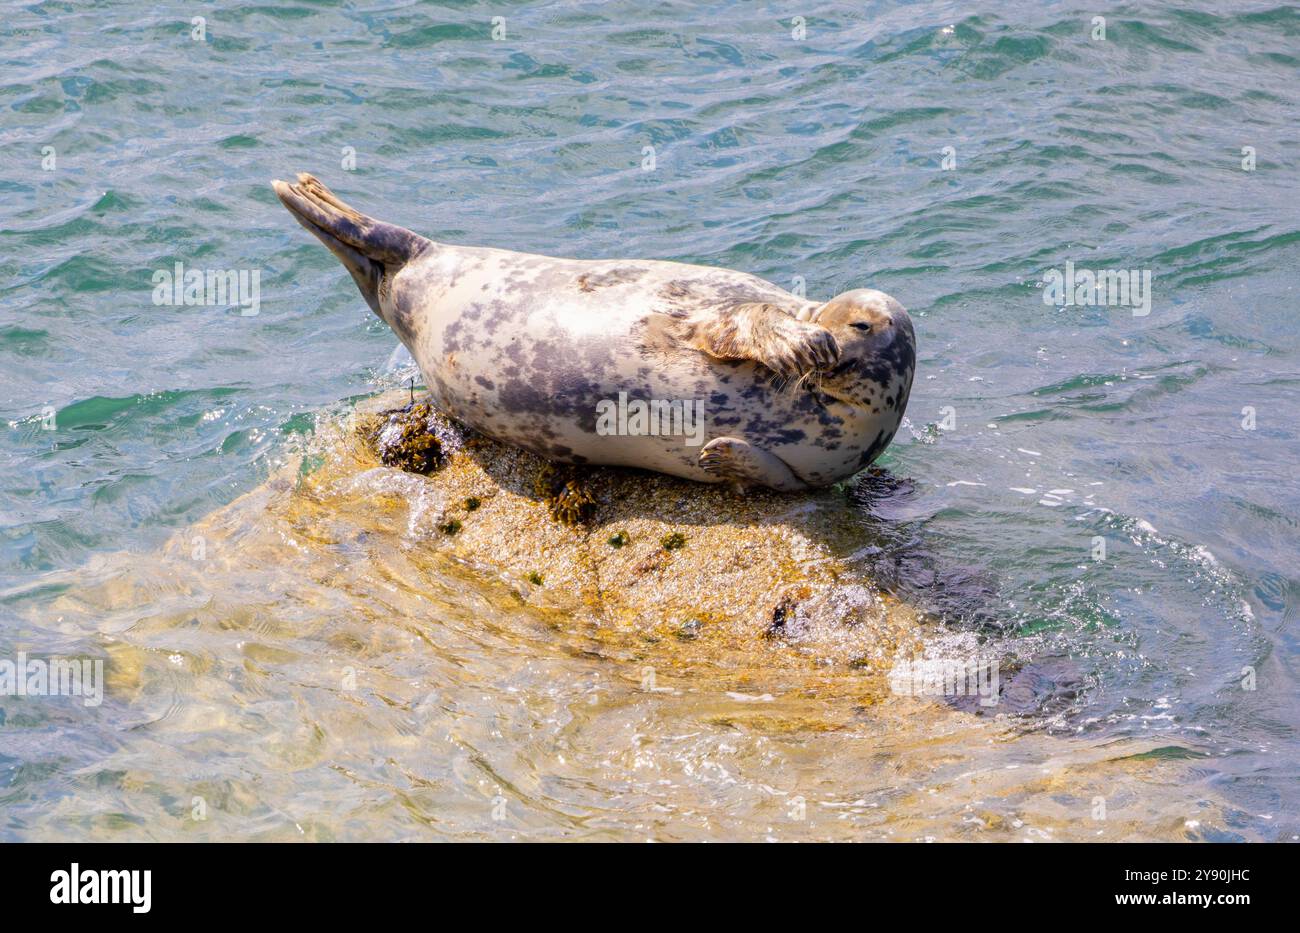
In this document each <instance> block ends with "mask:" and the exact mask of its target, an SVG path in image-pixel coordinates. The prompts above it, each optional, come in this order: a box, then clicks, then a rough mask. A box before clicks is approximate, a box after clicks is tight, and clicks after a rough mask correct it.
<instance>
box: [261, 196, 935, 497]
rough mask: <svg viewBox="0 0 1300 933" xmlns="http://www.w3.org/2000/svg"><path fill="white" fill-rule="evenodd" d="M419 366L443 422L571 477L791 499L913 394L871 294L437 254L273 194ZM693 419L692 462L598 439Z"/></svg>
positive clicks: (852, 453) (867, 451)
mask: <svg viewBox="0 0 1300 933" xmlns="http://www.w3.org/2000/svg"><path fill="white" fill-rule="evenodd" d="M274 184H275V190H276V193H277V194H278V195H279V197H280V200H281V201H283V202H284V204H285V206H286V207H287V208H289V210H290V212H291V213H293V215H294V217H295V218H297V219H298V221H299V222H300V223H301V224H302V225H303V226H304V227H306V228H307V229H308V230H310V231H311V232H312V233H313V234H315V235H316V236H317V237H318V238H319V239H320V240H321V241H322V242H323V243H325V245H326V246H328V247H329V248H330V250H331V251H332V252H333V253H334V254H335V255H336V256H338V258H339V259H340V260H341V261H342V262H343V264H344V265H345V266H346V267H347V268H348V271H349V272H351V273H352V277H353V278H354V279H355V280H356V282H357V285H358V286H359V287H360V289H361V292H362V294H363V296H365V298H366V301H367V302H368V303H369V304H370V306H371V308H372V309H373V310H374V311H375V312H376V313H377V314H378V315H379V316H380V317H382V318H383V319H384V320H385V321H387V322H388V324H389V325H390V326H391V327H392V328H393V330H394V332H396V334H397V335H398V337H399V338H400V339H401V340H402V342H403V343H404V344H405V345H406V346H407V348H408V349H409V350H410V351H411V355H412V356H413V357H414V358H415V360H416V362H417V363H419V365H420V369H421V371H422V372H423V373H424V377H425V381H426V383H427V384H428V386H429V389H430V391H431V393H432V395H433V398H434V402H435V403H436V404H437V405H438V407H439V408H441V409H442V410H443V411H445V412H446V413H447V414H449V415H451V416H452V417H454V418H457V419H459V420H460V421H463V422H465V423H466V424H468V425H470V426H472V427H474V428H477V429H478V430H480V431H482V432H484V433H485V434H488V435H491V436H493V437H496V438H498V439H499V440H503V441H506V442H509V443H513V444H517V445H519V446H520V447H524V448H527V449H529V450H532V451H534V452H536V453H538V454H541V455H542V456H545V457H548V458H550V459H553V460H559V461H563V462H567V463H600V464H610V465H622V466H633V467H643V468H645V469H650V470H657V471H659V472H663V473H669V474H672V475H675V476H682V477H686V478H688V479H694V480H699V481H701V482H722V481H730V482H733V483H736V484H737V485H741V486H743V485H762V486H769V487H771V488H774V489H782V490H797V489H804V488H807V487H808V486H825V485H829V484H831V483H833V482H836V481H837V480H841V479H845V478H847V477H849V476H852V475H853V474H854V473H856V472H858V471H859V470H861V469H862V468H863V467H865V466H867V465H868V464H869V463H871V462H872V461H873V460H875V459H876V457H878V456H879V455H880V453H881V452H882V451H883V450H884V449H885V447H886V446H888V444H889V442H890V441H891V440H893V437H894V432H895V431H897V429H898V425H899V423H900V421H901V420H902V417H903V411H904V409H905V408H906V405H907V396H908V393H909V391H910V390H911V387H912V373H913V369H914V368H915V362H916V356H915V349H914V342H915V337H914V334H913V331H912V322H911V320H910V319H909V318H908V316H907V312H906V311H905V310H904V309H903V307H902V305H900V304H899V303H898V302H897V301H895V300H894V299H893V298H891V297H889V296H888V295H886V294H884V293H882V292H878V291H874V290H871V289H858V290H855V291H851V292H846V293H845V294H843V295H840V296H838V297H836V298H833V299H832V300H830V301H828V302H826V303H824V304H821V303H818V302H814V301H807V300H805V299H802V298H799V297H797V296H795V295H792V294H790V293H789V292H786V291H784V290H783V289H780V288H778V287H777V286H775V285H772V284H771V283H769V282H765V281H763V280H762V279H760V278H757V277H755V276H752V275H746V274H744V273H741V272H733V271H730V270H727V269H714V268H709V267H706V266H692V265H686V264H683V263H675V262H659V261H652V260H626V259H620V260H577V259H554V258H551V257H548V256H536V255H531V254H527V253H514V252H509V251H507V250H499V249H487V248H481V247H462V246H451V245H446V244H441V243H434V242H432V241H430V240H427V239H425V238H424V237H421V236H419V235H418V234H415V233H412V232H411V231H409V230H405V229H403V228H401V227H395V226H393V225H391V224H386V223H382V222H380V221H376V220H373V219H372V218H369V217H366V216H365V215H363V214H360V213H358V212H357V211H355V210H353V209H352V208H350V207H348V206H347V205H345V204H344V203H343V202H342V201H340V200H339V199H338V198H337V197H335V196H334V194H333V193H332V192H330V191H329V189H327V188H326V187H325V186H324V185H322V184H321V183H320V182H319V181H317V180H316V179H315V178H313V177H311V176H310V175H300V176H298V182H297V184H292V185H290V184H286V183H285V182H280V181H277V182H275V183H274ZM620 392H624V393H626V394H627V397H628V398H629V399H641V400H646V401H648V400H652V399H658V400H665V401H667V400H694V399H698V400H700V401H701V402H702V404H703V410H704V413H705V418H706V422H705V423H706V436H707V437H708V438H709V439H710V440H709V442H708V443H707V444H705V445H704V446H703V448H699V447H690V446H687V445H686V444H685V443H684V439H683V438H682V437H681V436H656V435H643V436H615V435H601V434H598V433H597V430H596V423H597V417H598V409H597V404H598V403H599V402H601V401H604V400H612V399H615V398H617V397H618V395H619V393H620Z"/></svg>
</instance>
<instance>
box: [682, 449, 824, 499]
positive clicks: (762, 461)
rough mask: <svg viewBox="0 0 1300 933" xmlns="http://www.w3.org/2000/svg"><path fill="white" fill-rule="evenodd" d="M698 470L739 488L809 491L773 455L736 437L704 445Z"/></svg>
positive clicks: (803, 483) (804, 484)
mask: <svg viewBox="0 0 1300 933" xmlns="http://www.w3.org/2000/svg"><path fill="white" fill-rule="evenodd" d="M700 466H701V467H702V468H703V469H704V471H705V472H706V473H709V474H711V475H713V476H717V477H719V478H720V479H725V480H730V481H731V482H732V483H735V484H736V485H737V486H740V487H745V486H766V487H767V488H768V489H775V490H776V491H777V492H799V491H801V490H804V489H807V488H808V485H807V484H806V483H805V482H804V481H803V480H801V479H799V477H797V476H795V475H794V471H792V470H791V469H790V468H789V467H788V466H786V464H785V461H784V460H782V459H781V458H780V457H778V456H776V454H771V453H768V452H767V451H766V450H760V449H759V448H757V447H755V446H753V445H752V444H750V443H749V442H748V441H742V440H741V439H740V438H738V437H718V438H714V439H713V440H711V441H709V442H708V443H707V444H705V445H704V449H703V450H701V451H700Z"/></svg>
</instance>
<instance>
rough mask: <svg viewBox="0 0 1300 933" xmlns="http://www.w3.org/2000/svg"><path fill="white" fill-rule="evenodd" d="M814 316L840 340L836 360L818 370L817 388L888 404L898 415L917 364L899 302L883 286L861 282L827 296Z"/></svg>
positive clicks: (873, 405)
mask: <svg viewBox="0 0 1300 933" xmlns="http://www.w3.org/2000/svg"><path fill="white" fill-rule="evenodd" d="M812 321H813V322H814V323H816V324H820V325H821V326H822V327H824V328H826V329H827V330H829V331H830V332H831V334H833V335H834V337H835V340H836V342H837V343H838V344H839V346H840V358H839V362H838V363H837V364H836V365H835V366H834V367H833V368H831V369H830V370H827V371H826V372H825V373H823V374H822V377H821V380H820V382H821V385H820V390H821V392H822V393H823V394H825V395H829V396H830V397H831V398H833V399H836V400H837V401H841V402H844V403H845V404H847V405H852V406H854V407H856V408H865V409H868V410H892V411H895V412H897V414H898V416H899V418H901V417H902V415H903V406H904V405H906V404H907V395H908V392H909V391H910V390H911V388H912V371H913V370H914V369H915V368H916V346H915V340H916V338H915V334H914V332H913V330H912V319H911V318H910V317H908V315H907V311H906V310H905V309H904V308H903V306H902V305H901V304H899V303H898V302H897V301H896V300H894V299H893V298H891V297H890V296H889V295H886V294H885V293H884V292H878V291H876V290H875V289H871V288H859V289H855V290H854V291H851V292H845V293H844V294H842V295H837V296H836V297H834V298H832V299H831V300H830V301H828V302H826V304H824V305H822V306H821V307H820V308H818V309H817V310H816V311H814V312H813V314H812Z"/></svg>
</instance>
